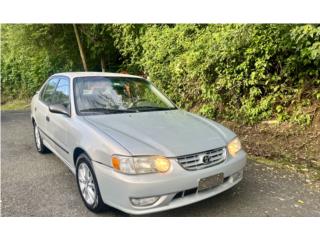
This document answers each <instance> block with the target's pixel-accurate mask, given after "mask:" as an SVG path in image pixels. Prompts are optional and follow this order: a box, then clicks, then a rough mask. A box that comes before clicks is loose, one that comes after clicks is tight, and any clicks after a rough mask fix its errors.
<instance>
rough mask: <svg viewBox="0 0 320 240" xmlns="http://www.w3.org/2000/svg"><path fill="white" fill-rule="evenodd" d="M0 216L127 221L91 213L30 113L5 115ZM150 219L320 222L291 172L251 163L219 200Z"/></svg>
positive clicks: (319, 207)
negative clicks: (40, 146) (37, 136)
mask: <svg viewBox="0 0 320 240" xmlns="http://www.w3.org/2000/svg"><path fill="white" fill-rule="evenodd" d="M1 199H2V208H1V214H2V216H127V215H126V214H124V213H122V212H120V211H118V210H116V209H110V210H109V211H107V212H105V213H102V214H94V213H91V212H90V211H88V210H87V209H86V208H85V206H84V205H83V203H82V200H81V198H80V195H79V193H78V190H77V186H76V182H75V179H74V176H73V175H72V173H71V172H70V171H69V170H68V168H67V167H66V166H65V165H64V164H63V163H62V162H61V161H60V160H59V159H58V158H57V157H56V156H54V155H53V154H45V155H41V154H39V153H38V152H37V151H36V150H35V146H34V141H33V134H32V125H31V122H30V117H29V112H27V111H14V112H13V111H11V112H2V115H1ZM149 216H320V193H319V192H317V191H315V190H312V188H310V186H309V185H307V184H306V183H305V180H304V179H303V178H302V177H301V176H299V175H297V174H295V173H292V172H289V171H286V170H280V169H275V168H272V167H268V166H265V165H262V164H258V163H255V162H253V161H249V162H248V165H247V167H246V169H245V173H244V179H243V181H242V182H241V183H240V184H239V185H237V186H236V187H234V188H232V189H230V190H228V191H226V192H224V193H221V194H220V195H218V196H215V197H212V198H210V199H207V200H204V201H201V202H199V203H196V204H193V205H189V206H185V207H182V208H178V209H174V210H170V211H167V212H162V213H157V214H152V215H149Z"/></svg>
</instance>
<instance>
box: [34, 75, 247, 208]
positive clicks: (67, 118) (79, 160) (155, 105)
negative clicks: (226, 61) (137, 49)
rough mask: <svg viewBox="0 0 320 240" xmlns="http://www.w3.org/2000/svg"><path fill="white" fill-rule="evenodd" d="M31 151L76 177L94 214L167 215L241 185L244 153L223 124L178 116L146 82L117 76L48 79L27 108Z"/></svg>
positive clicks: (186, 114) (178, 112) (237, 141)
mask: <svg viewBox="0 0 320 240" xmlns="http://www.w3.org/2000/svg"><path fill="white" fill-rule="evenodd" d="M31 120H32V123H33V126H34V138H35V145H36V149H37V151H38V152H40V153H44V152H46V151H51V152H53V153H54V154H56V155H57V156H58V157H59V158H60V159H61V160H62V161H63V162H64V163H65V164H66V165H67V166H68V167H69V168H70V170H71V171H72V172H73V173H74V174H75V176H76V181H77V184H78V188H79V192H80V196H81V198H82V200H83V202H84V204H85V206H86V207H87V208H88V209H90V210H91V211H93V212H99V211H104V210H105V209H106V208H107V207H108V206H112V207H115V208H117V209H120V210H122V211H124V212H126V213H129V214H147V213H153V212H158V211H164V210H168V209H172V208H176V207H180V206H184V205H188V204H191V203H194V202H198V201H200V200H203V199H206V198H209V197H212V196H214V195H216V194H219V193H221V192H223V191H225V190H227V189H229V188H231V187H232V186H234V185H235V184H237V183H238V182H239V181H241V179H242V176H243V168H244V166H245V164H246V153H245V152H244V151H243V150H242V148H241V144H240V141H239V139H238V138H237V136H236V135H235V134H234V133H233V132H232V131H230V130H229V129H227V128H225V127H223V126H222V125H220V124H218V123H216V122H214V121H211V120H209V119H206V118H204V117H201V116H198V115H196V114H193V113H189V112H186V111H184V110H180V109H178V108H177V107H176V106H175V105H174V104H173V103H172V102H171V101H170V100H169V99H168V98H167V97H166V96H165V95H163V94H162V93H161V92H160V91H159V90H158V89H157V88H155V86H154V85H153V84H152V83H151V82H150V81H148V80H145V79H143V78H141V77H138V76H132V75H127V74H116V73H94V72H78V73H77V72H69V73H58V74H55V75H53V76H51V77H50V78H49V79H48V80H47V81H46V82H45V83H44V85H43V86H42V87H41V89H40V90H39V91H38V92H37V93H36V94H35V96H34V97H33V99H32V103H31Z"/></svg>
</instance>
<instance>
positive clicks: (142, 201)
mask: <svg viewBox="0 0 320 240" xmlns="http://www.w3.org/2000/svg"><path fill="white" fill-rule="evenodd" d="M159 198H160V197H147V198H131V199H130V200H131V203H132V204H133V205H135V206H139V207H144V206H149V205H152V204H154V203H155V202H156V201H158V200H159Z"/></svg>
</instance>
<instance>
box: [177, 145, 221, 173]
mask: <svg viewBox="0 0 320 240" xmlns="http://www.w3.org/2000/svg"><path fill="white" fill-rule="evenodd" d="M226 156H227V152H226V148H225V147H222V148H216V149H213V150H209V151H206V152H201V153H196V154H189V155H185V156H181V157H178V158H177V160H178V163H179V164H180V165H181V166H182V167H183V168H184V169H186V170H190V171H194V170H199V169H203V168H207V167H211V166H214V165H217V164H219V163H222V162H223V161H224V160H226Z"/></svg>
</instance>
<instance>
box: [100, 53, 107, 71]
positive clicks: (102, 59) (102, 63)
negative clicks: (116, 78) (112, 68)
mask: <svg viewBox="0 0 320 240" xmlns="http://www.w3.org/2000/svg"><path fill="white" fill-rule="evenodd" d="M100 60H101V62H100V63H101V71H102V72H105V71H106V63H105V61H104V58H103V56H101V58H100Z"/></svg>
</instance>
